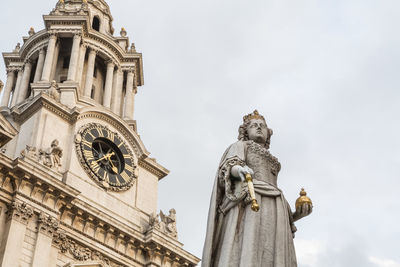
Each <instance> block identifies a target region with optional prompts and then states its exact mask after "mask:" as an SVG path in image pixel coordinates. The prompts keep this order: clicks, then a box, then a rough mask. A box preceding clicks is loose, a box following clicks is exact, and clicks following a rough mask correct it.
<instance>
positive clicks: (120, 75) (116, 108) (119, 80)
mask: <svg viewBox="0 0 400 267" xmlns="http://www.w3.org/2000/svg"><path fill="white" fill-rule="evenodd" d="M116 75H117V76H116V82H115V88H114V97H113V99H112V103H111V110H112V112H114V113H115V114H117V115H121V95H122V86H123V80H124V72H123V71H122V70H121V69H118V70H117V72H116Z"/></svg>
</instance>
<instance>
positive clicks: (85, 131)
mask: <svg viewBox="0 0 400 267" xmlns="http://www.w3.org/2000/svg"><path fill="white" fill-rule="evenodd" d="M75 144H76V151H77V154H78V157H79V159H80V162H81V165H82V167H83V168H84V169H85V171H86V172H87V173H88V174H89V175H90V176H91V177H92V178H93V179H94V180H95V181H96V182H97V184H99V185H100V186H101V187H103V188H104V189H110V190H114V191H122V190H127V189H129V188H130V187H131V186H132V184H133V182H134V179H135V178H136V176H137V175H136V165H135V162H134V158H133V155H132V152H131V150H130V149H129V147H128V146H127V144H126V143H125V142H124V141H123V140H122V138H121V137H120V136H119V135H118V133H116V132H113V131H111V130H110V129H108V128H107V127H106V126H103V125H100V124H97V123H91V124H87V125H85V126H83V127H82V128H81V129H80V130H79V132H78V133H77V135H76V137H75Z"/></svg>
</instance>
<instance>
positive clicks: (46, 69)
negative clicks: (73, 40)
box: [42, 34, 57, 82]
mask: <svg viewBox="0 0 400 267" xmlns="http://www.w3.org/2000/svg"><path fill="white" fill-rule="evenodd" d="M56 42H57V36H56V35H55V34H51V35H50V37H49V44H48V45H47V52H46V59H45V61H44V66H43V72H42V81H47V82H48V81H50V74H51V67H52V66H53V59H54V51H55V48H56Z"/></svg>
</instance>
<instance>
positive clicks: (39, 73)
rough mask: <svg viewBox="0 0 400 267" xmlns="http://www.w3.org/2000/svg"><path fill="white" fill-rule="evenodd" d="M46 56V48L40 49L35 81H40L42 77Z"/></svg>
mask: <svg viewBox="0 0 400 267" xmlns="http://www.w3.org/2000/svg"><path fill="white" fill-rule="evenodd" d="M44 57H45V52H44V49H40V51H39V57H38V61H37V64H36V71H35V77H34V78H33V82H34V83H35V82H38V81H40V78H41V77H42V72H43V66H44Z"/></svg>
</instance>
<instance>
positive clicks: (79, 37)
mask: <svg viewBox="0 0 400 267" xmlns="http://www.w3.org/2000/svg"><path fill="white" fill-rule="evenodd" d="M73 35H74V40H75V39H76V40H80V39H81V38H82V32H80V31H75V32H73Z"/></svg>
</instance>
